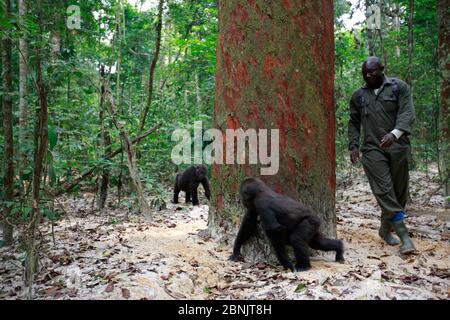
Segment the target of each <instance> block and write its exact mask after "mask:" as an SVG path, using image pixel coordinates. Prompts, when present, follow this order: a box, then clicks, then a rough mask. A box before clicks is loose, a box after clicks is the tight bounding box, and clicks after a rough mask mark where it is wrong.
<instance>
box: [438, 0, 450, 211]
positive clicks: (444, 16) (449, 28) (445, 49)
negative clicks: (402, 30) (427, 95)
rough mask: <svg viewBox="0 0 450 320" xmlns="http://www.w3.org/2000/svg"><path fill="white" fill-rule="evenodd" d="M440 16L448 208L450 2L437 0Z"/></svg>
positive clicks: (442, 164) (444, 178)
mask: <svg viewBox="0 0 450 320" xmlns="http://www.w3.org/2000/svg"><path fill="white" fill-rule="evenodd" d="M436 7H437V8H436V9H437V16H438V35H439V46H438V61H439V71H440V78H441V107H440V111H439V120H440V121H439V123H440V132H441V136H440V139H439V164H440V165H439V167H440V172H441V179H442V181H443V183H444V192H445V197H446V199H447V202H446V207H447V208H449V207H450V129H449V122H450V115H449V111H448V108H449V106H450V23H449V22H450V0H437V2H436Z"/></svg>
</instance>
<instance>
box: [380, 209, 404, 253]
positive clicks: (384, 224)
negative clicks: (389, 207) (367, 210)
mask: <svg viewBox="0 0 450 320" xmlns="http://www.w3.org/2000/svg"><path fill="white" fill-rule="evenodd" d="M391 230H392V225H391V222H390V221H389V220H388V219H387V218H386V217H385V216H381V226H380V230H379V232H378V234H379V235H380V237H381V238H382V239H383V240H384V241H386V243H387V244H388V245H390V246H396V245H398V244H400V241H399V240H398V239H397V238H396V237H394V236H393V235H392V232H391Z"/></svg>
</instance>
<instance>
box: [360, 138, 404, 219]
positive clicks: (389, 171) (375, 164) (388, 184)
mask: <svg viewBox="0 0 450 320" xmlns="http://www.w3.org/2000/svg"><path fill="white" fill-rule="evenodd" d="M410 154H411V147H410V146H409V145H400V144H398V143H394V145H392V146H391V147H390V148H387V149H381V148H372V149H369V150H365V151H363V155H362V158H361V162H362V164H363V167H364V171H365V172H366V176H367V178H368V180H369V183H370V187H371V188H372V193H373V194H374V195H375V198H376V199H377V202H378V205H379V206H380V207H381V212H382V214H383V216H385V218H388V219H391V218H392V217H393V216H394V215H395V213H396V212H399V211H404V209H405V206H406V201H407V200H408V187H409V161H410Z"/></svg>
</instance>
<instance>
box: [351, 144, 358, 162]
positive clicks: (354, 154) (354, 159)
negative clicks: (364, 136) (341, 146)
mask: <svg viewBox="0 0 450 320" xmlns="http://www.w3.org/2000/svg"><path fill="white" fill-rule="evenodd" d="M358 159H359V148H358V147H353V148H352V151H351V154H350V160H351V161H352V163H356V162H358Z"/></svg>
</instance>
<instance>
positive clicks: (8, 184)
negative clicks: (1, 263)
mask: <svg viewBox="0 0 450 320" xmlns="http://www.w3.org/2000/svg"><path fill="white" fill-rule="evenodd" d="M2 7H3V8H2V9H3V10H4V14H5V18H6V19H10V18H11V1H10V0H5V1H3V6H2ZM2 68H3V69H2V73H3V74H2V79H3V94H2V96H3V99H2V104H3V132H4V136H5V148H4V150H5V157H4V166H5V169H4V173H5V176H4V180H3V186H4V199H3V200H4V201H5V203H6V205H4V206H3V210H2V226H3V243H4V245H11V244H12V242H13V226H12V224H11V223H10V221H9V220H10V214H11V207H12V202H13V200H14V186H13V183H14V140H13V110H12V109H13V105H12V94H13V92H12V67H11V39H10V38H9V35H8V34H5V35H4V37H3V38H2Z"/></svg>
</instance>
